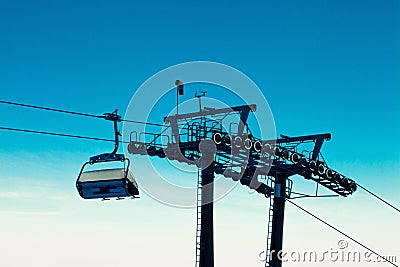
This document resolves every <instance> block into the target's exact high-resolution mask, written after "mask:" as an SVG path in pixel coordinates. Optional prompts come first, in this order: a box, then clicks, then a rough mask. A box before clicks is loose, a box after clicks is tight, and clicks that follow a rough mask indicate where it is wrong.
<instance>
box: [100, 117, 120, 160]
mask: <svg viewBox="0 0 400 267" xmlns="http://www.w3.org/2000/svg"><path fill="white" fill-rule="evenodd" d="M104 119H106V120H108V121H112V122H113V123H114V139H115V144H114V150H113V152H111V154H114V155H115V154H116V153H117V151H118V147H119V137H120V136H122V134H121V132H120V131H119V130H118V122H120V121H121V116H120V115H118V109H115V111H114V112H112V113H104Z"/></svg>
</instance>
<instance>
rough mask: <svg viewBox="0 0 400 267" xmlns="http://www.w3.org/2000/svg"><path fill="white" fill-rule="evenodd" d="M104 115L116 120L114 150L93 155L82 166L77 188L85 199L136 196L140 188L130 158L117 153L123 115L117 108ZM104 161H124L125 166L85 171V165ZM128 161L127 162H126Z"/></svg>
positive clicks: (108, 118) (106, 117)
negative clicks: (118, 124)
mask: <svg viewBox="0 0 400 267" xmlns="http://www.w3.org/2000/svg"><path fill="white" fill-rule="evenodd" d="M104 115H105V119H106V120H111V121H113V122H114V132H115V146H114V151H113V152H112V153H105V154H100V155H97V156H94V157H91V158H90V159H89V161H88V162H86V163H85V164H84V165H83V166H82V168H81V171H80V173H79V176H78V178H77V180H76V188H77V190H78V193H79V195H80V196H81V197H82V198H84V199H96V198H101V199H103V200H106V199H110V198H117V199H122V198H125V197H132V198H136V197H138V196H139V190H138V185H137V183H136V181H135V178H134V177H133V175H132V173H131V172H130V171H129V165H130V160H129V159H128V158H125V156H124V155H123V154H116V152H117V150H118V145H119V136H120V135H121V134H120V132H119V131H118V129H117V122H119V121H120V120H121V117H120V116H118V114H117V110H116V111H114V112H113V113H106V114H104ZM104 162H123V163H124V166H123V167H122V168H114V169H98V170H92V171H85V167H86V166H87V165H88V164H89V165H94V164H98V163H104ZM126 162H127V164H125V163H126Z"/></svg>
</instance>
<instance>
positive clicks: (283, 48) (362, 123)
mask: <svg viewBox="0 0 400 267" xmlns="http://www.w3.org/2000/svg"><path fill="white" fill-rule="evenodd" d="M399 18H400V4H399V2H398V1H395V0H384V1H378V0H373V1H372V0H363V1H361V0H354V1H342V0H338V1H327V0H314V1H312V0H307V1H246V2H243V1H242V2H240V4H238V3H233V1H218V2H217V1H200V2H199V1H197V2H188V1H160V2H159V3H157V2H154V1H149V2H145V1H141V2H140V3H136V2H134V1H112V2H108V1H35V2H34V1H18V0H17V1H0V99H1V100H9V101H16V102H22V103H29V104H37V105H42V106H49V107H54V108H64V109H68V110H75V111H80V112H87V113H92V114H102V113H104V112H111V111H113V110H114V109H115V108H119V109H120V111H121V113H122V114H123V112H124V110H125V108H126V107H127V105H128V103H129V101H130V99H131V97H132V95H133V94H134V92H135V90H136V89H137V88H138V87H139V86H140V85H141V84H142V83H143V82H144V81H145V80H146V79H148V78H149V77H151V76H152V75H153V74H155V73H157V72H158V71H160V70H162V69H164V68H166V67H168V66H171V65H175V64H178V63H182V62H186V61H194V60H207V61H215V62H220V63H224V64H227V65H230V66H232V67H234V68H237V69H238V70H240V71H242V72H244V73H245V74H246V75H248V76H249V77H250V78H251V79H252V80H253V81H254V82H255V83H256V84H257V85H258V87H259V88H260V89H261V90H262V91H263V93H264V94H265V96H266V98H267V100H268V102H269V105H270V107H271V109H272V112H273V114H274V118H275V123H276V128H277V133H278V134H279V133H284V134H287V135H303V134H314V133H324V132H331V133H332V140H331V141H330V142H327V143H326V144H325V145H324V147H323V153H324V155H325V158H326V159H327V162H328V163H329V164H331V165H332V166H335V168H336V169H338V170H341V171H342V172H343V173H344V174H346V175H348V176H349V177H351V178H353V179H355V180H356V181H358V182H359V183H360V184H363V185H365V186H366V187H368V188H370V189H371V190H373V191H374V192H376V193H377V194H379V195H380V196H382V197H384V198H385V199H387V200H388V201H390V202H392V203H393V204H395V205H396V206H400V196H399V194H398V188H399V186H400V153H399V151H400V149H399V148H400V145H399V142H398V136H400V126H399V119H398V118H399V115H400V114H399V108H398V102H399V98H400V93H399V87H400V75H399V74H400V19H399ZM175 78H176V77H171V81H172V82H173V81H174V79H175ZM182 79H183V78H182ZM192 97H193V94H192V93H187V94H186V95H185V96H184V97H183V98H182V100H187V99H190V98H192ZM171 108H172V107H171ZM138 109H139V110H140V107H138ZM164 115H165V114H160V120H159V121H156V122H161V120H162V117H163V116H164ZM0 126H5V127H17V128H27V129H36V130H48V131H55V132H64V133H71V134H82V135H90V136H97V137H104V138H110V137H112V133H111V126H110V124H109V123H107V122H102V121H98V120H94V119H90V118H81V117H73V116H69V115H68V116H66V115H62V114H52V113H49V112H43V111H34V110H31V109H25V108H16V107H10V106H4V105H0ZM110 149H111V147H110V144H107V143H102V142H96V141H85V140H73V139H72V140H71V139H67V138H59V137H46V136H35V135H32V134H22V133H12V132H6V131H0V182H1V186H0V239H1V242H0V250H1V251H2V253H0V265H1V266H6V267H11V266H12V267H14V266H18V267H19V266H25V265H27V264H29V266H44V267H47V266H96V267H97V266H110V265H111V266H122V265H126V264H129V265H133V264H135V265H139V266H159V265H160V264H163V265H164V266H172V265H174V266H178V267H179V266H185V267H186V266H190V265H193V264H194V252H195V250H194V248H195V241H194V239H195V210H183V209H174V208H171V207H167V206H164V205H161V204H160V203H158V202H155V201H154V200H152V199H150V198H149V197H147V196H146V195H142V198H141V199H140V200H135V201H128V200H126V201H121V202H118V201H110V202H107V203H104V202H101V201H83V200H81V199H80V198H79V196H78V194H77V193H76V190H75V187H74V186H75V185H74V183H75V179H76V176H77V174H78V172H79V169H80V167H81V165H82V164H83V162H84V161H86V160H87V158H88V157H89V156H92V155H95V154H98V153H103V152H106V151H108V150H110ZM169 171H172V170H169ZM177 175H179V173H177ZM294 180H295V187H296V188H300V189H306V188H310V187H313V184H310V183H306V182H305V181H302V180H301V178H298V177H297V178H295V179H294ZM299 203H300V204H301V205H302V206H304V207H306V208H307V209H309V210H311V211H313V212H315V213H316V214H318V215H320V216H321V217H322V218H325V219H327V220H328V221H330V222H331V223H333V224H334V225H337V226H339V227H340V228H341V229H343V230H345V231H346V232H348V233H350V234H351V235H352V236H354V237H355V238H357V239H359V240H360V241H362V242H364V243H365V244H367V245H369V246H371V247H372V248H374V249H375V250H377V251H379V252H381V253H383V254H385V255H397V257H398V261H400V251H399V248H398V244H397V243H398V240H399V239H400V233H399V232H400V231H399V230H398V228H397V227H398V225H399V223H400V218H399V214H398V213H395V212H394V211H393V210H391V209H390V208H388V207H387V206H384V205H383V204H382V203H380V202H377V201H376V200H374V199H372V198H370V197H369V196H368V195H366V194H365V193H364V192H362V191H361V190H359V191H357V192H356V193H355V194H354V195H353V196H350V197H348V198H346V199H336V198H335V199H324V200H316V199H310V200H303V201H299ZM215 212H216V213H215V221H216V222H215V251H216V266H243V265H246V266H263V264H262V263H261V262H260V261H259V260H258V255H259V253H260V252H261V251H262V250H263V249H265V248H264V247H265V233H266V222H267V200H265V199H264V198H263V197H261V196H256V195H254V194H249V192H248V191H247V190H246V189H245V188H237V189H235V190H234V192H232V194H230V195H229V196H227V197H226V198H224V199H223V200H221V201H220V202H218V203H217V204H216V210H215ZM341 238H342V237H341V236H340V235H339V234H336V233H335V232H332V231H331V230H330V229H328V228H326V227H325V226H324V225H321V224H320V223H319V222H317V221H315V220H314V219H312V218H310V217H308V216H307V215H306V214H303V213H301V212H300V211H298V210H296V209H295V208H294V207H292V206H290V205H288V206H287V213H286V222H285V248H286V249H287V250H296V249H297V250H303V249H314V250H321V248H323V249H324V250H326V249H329V248H331V247H333V248H335V247H336V244H337V241H338V240H339V239H341ZM349 243H350V248H352V249H354V250H361V251H363V250H362V249H361V248H360V247H358V246H356V245H353V244H352V243H351V242H349ZM310 265H311V266H313V264H305V265H301V264H298V263H288V264H287V265H286V266H310ZM343 265H345V264H343ZM319 266H322V265H319ZM323 266H329V264H328V263H324V265H323ZM359 266H365V263H364V264H363V263H361V264H359ZM368 266H385V265H384V264H368ZM386 266H388V265H386Z"/></svg>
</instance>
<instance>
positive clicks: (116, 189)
mask: <svg viewBox="0 0 400 267" xmlns="http://www.w3.org/2000/svg"><path fill="white" fill-rule="evenodd" d="M124 160H127V159H125V158H124ZM107 161H110V160H107ZM102 162H104V161H102ZM87 164H93V162H87V163H85V165H83V167H82V169H81V172H80V174H79V176H78V179H77V181H76V187H77V189H78V193H79V195H80V196H81V197H82V198H84V199H95V198H102V199H108V198H124V197H134V198H135V197H137V196H138V195H139V190H138V186H137V183H136V181H135V178H134V177H133V175H132V173H131V172H130V171H129V164H128V167H127V168H115V169H101V170H93V171H83V170H84V168H85V166H86V165H87Z"/></svg>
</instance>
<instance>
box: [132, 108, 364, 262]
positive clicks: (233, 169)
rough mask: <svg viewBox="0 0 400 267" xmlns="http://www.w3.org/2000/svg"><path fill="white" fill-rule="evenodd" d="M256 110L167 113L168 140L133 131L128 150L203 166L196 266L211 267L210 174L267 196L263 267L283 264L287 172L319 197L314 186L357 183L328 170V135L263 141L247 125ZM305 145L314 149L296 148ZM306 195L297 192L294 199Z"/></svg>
mask: <svg viewBox="0 0 400 267" xmlns="http://www.w3.org/2000/svg"><path fill="white" fill-rule="evenodd" d="M255 110H256V105H244V106H237V107H232V108H222V109H212V108H204V109H202V110H200V111H199V112H193V113H187V114H176V115H173V116H168V117H165V118H164V122H165V124H166V127H168V128H169V129H170V131H171V135H170V136H169V137H168V142H167V143H166V144H165V143H163V142H162V141H161V139H162V137H163V135H164V134H161V133H159V134H156V133H150V136H152V139H151V140H149V141H146V140H138V136H139V137H140V136H146V134H139V133H136V132H132V133H131V140H130V143H129V145H128V151H129V153H130V154H140V155H149V156H157V157H160V158H165V157H166V158H168V159H170V160H177V161H179V162H186V163H188V164H195V165H196V166H197V167H198V168H200V169H201V180H200V183H199V189H198V190H199V191H200V193H198V198H199V199H201V201H199V203H200V205H201V207H198V210H200V211H199V212H198V229H200V231H199V232H200V233H197V234H196V265H198V266H200V267H213V266H214V245H213V194H214V192H213V181H214V174H222V175H224V176H225V177H228V178H232V179H233V180H235V181H240V183H241V184H242V185H245V186H248V187H250V188H251V189H254V190H255V191H256V192H258V193H260V194H263V195H265V196H266V197H270V199H271V201H270V209H269V222H268V227H267V228H268V234H267V253H266V259H265V266H272V267H278V266H281V265H282V261H281V259H279V257H278V254H277V252H279V251H281V250H282V240H283V223H284V210H285V199H286V198H290V197H291V193H292V192H291V188H292V181H291V180H290V177H291V176H293V175H300V176H303V177H304V178H305V179H308V180H312V181H315V182H316V183H317V191H316V195H315V196H318V185H322V186H323V187H325V188H327V189H329V190H331V191H333V192H334V193H336V194H338V195H340V196H348V195H350V194H352V193H353V192H354V191H355V190H356V184H355V182H354V181H353V180H351V179H349V178H347V177H345V176H344V175H342V174H340V173H339V172H337V171H335V170H333V169H331V168H329V167H328V166H327V164H326V162H325V160H324V158H323V157H322V155H321V153H320V150H321V146H322V144H323V142H324V141H326V140H330V138H331V135H330V134H317V135H308V136H298V137H289V136H281V138H278V139H275V140H261V139H259V138H256V137H254V136H253V134H252V133H251V131H250V129H249V127H248V124H247V119H248V116H249V114H250V112H254V111H255ZM232 114H234V115H236V116H238V117H239V120H238V122H235V123H233V122H231V123H230V125H229V130H225V129H224V127H223V126H222V125H223V124H222V122H223V120H224V119H225V118H226V117H227V116H229V115H232ZM303 144H308V145H309V146H311V147H312V148H311V149H310V150H309V151H300V150H299V149H300V146H301V145H303ZM259 178H261V179H259ZM205 188H206V190H205ZM272 196H273V197H272ZM307 196H308V195H305V194H300V195H299V196H298V197H307ZM315 196H313V197H315ZM271 252H272V253H271Z"/></svg>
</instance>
